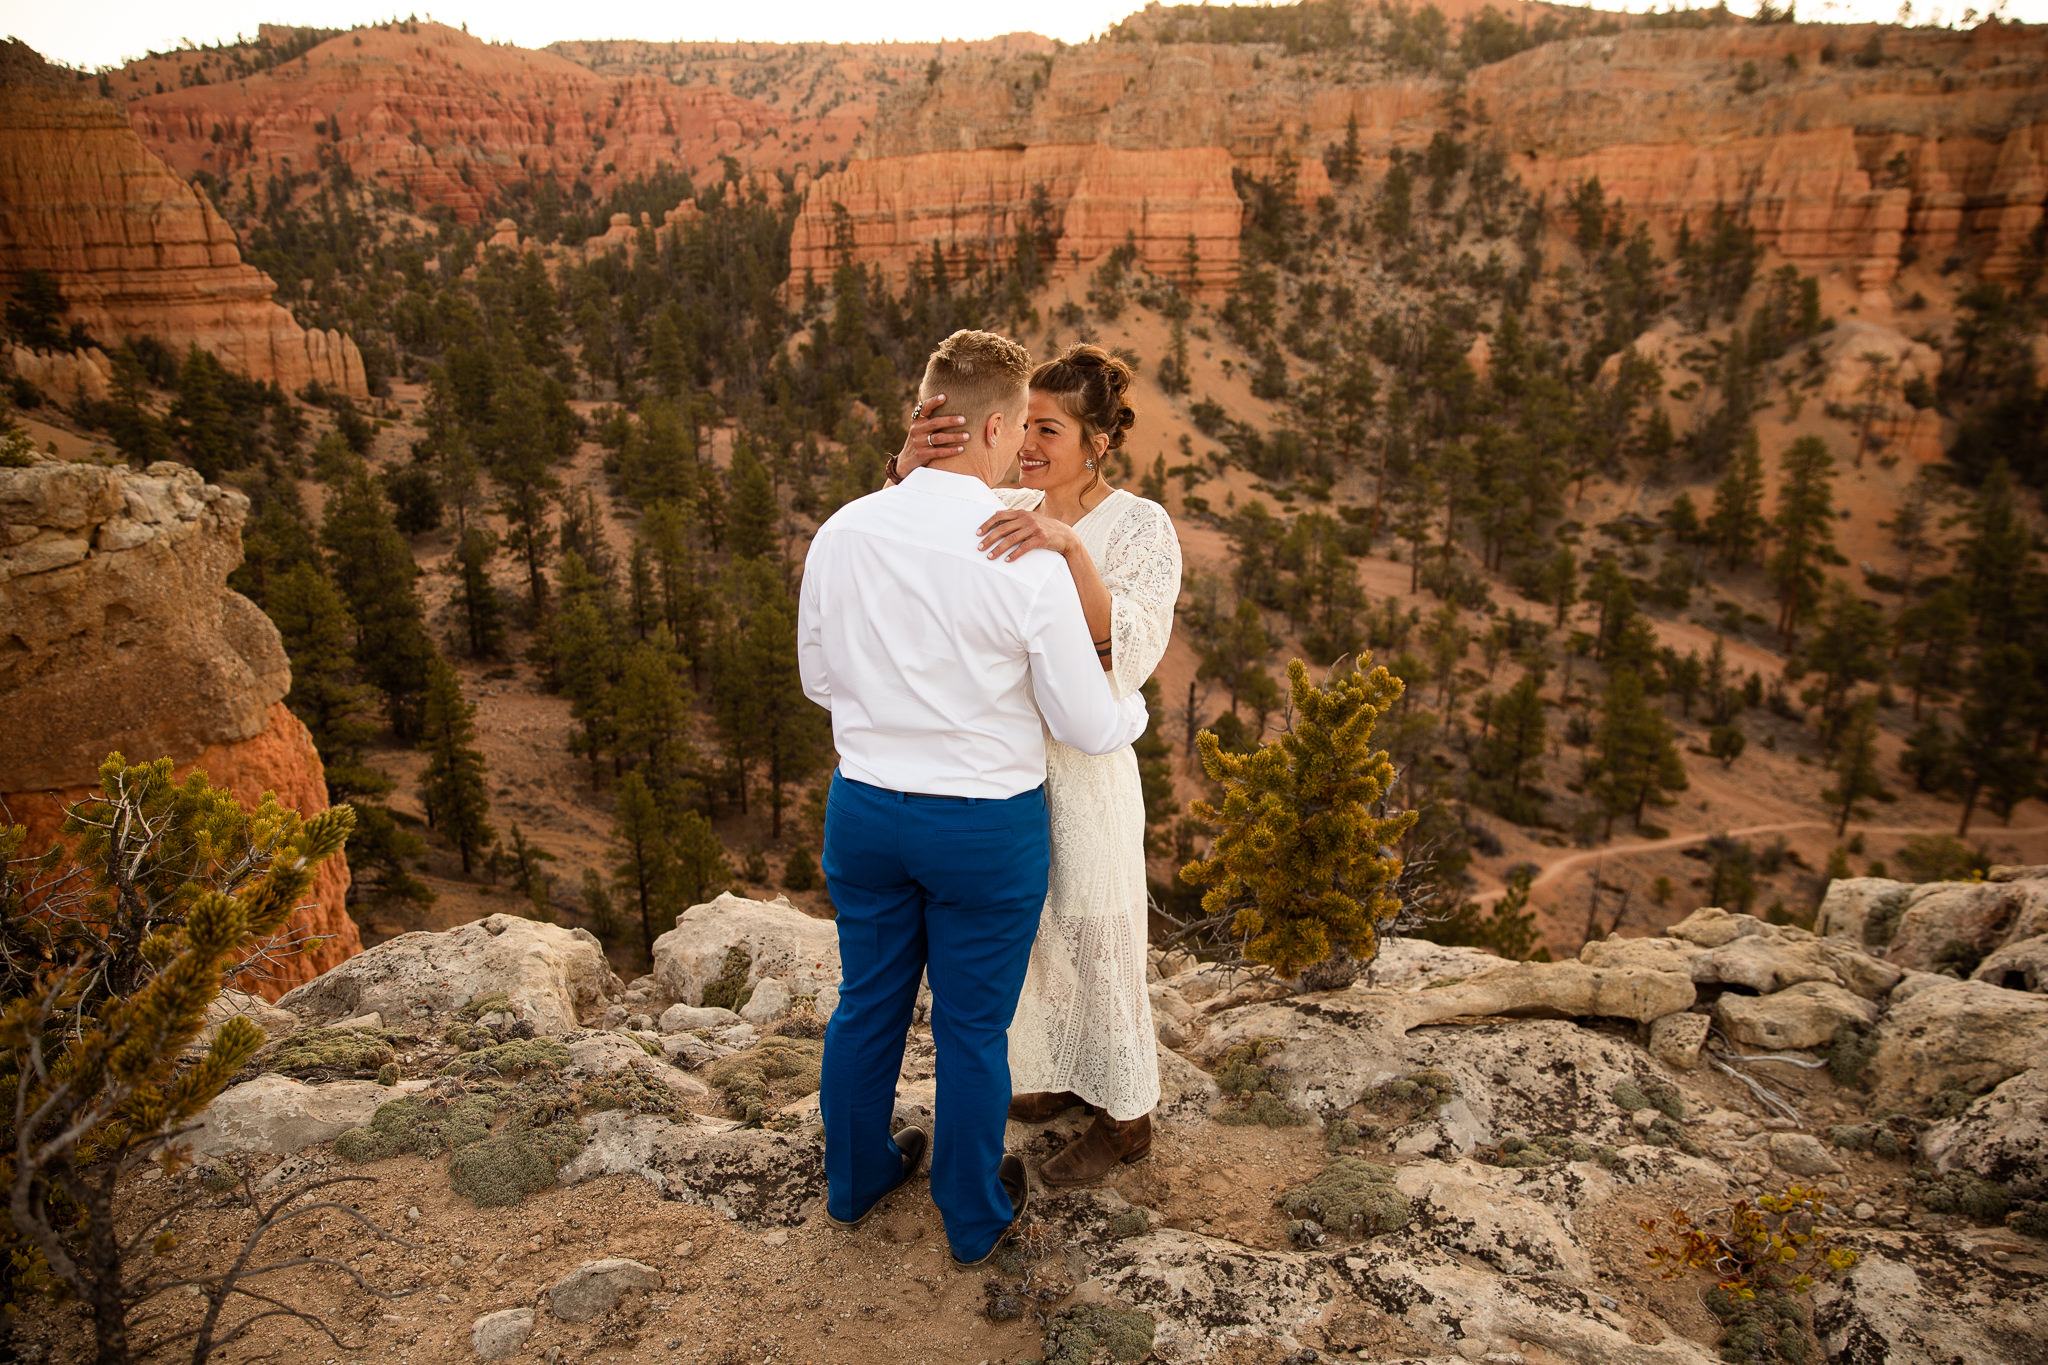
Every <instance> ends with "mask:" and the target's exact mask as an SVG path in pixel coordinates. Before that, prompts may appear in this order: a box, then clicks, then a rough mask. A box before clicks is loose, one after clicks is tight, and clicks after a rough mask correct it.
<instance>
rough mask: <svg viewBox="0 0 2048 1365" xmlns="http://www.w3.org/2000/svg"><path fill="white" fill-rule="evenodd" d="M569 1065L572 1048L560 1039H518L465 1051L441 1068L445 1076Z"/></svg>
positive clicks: (513, 1073)
mask: <svg viewBox="0 0 2048 1365" xmlns="http://www.w3.org/2000/svg"><path fill="white" fill-rule="evenodd" d="M567 1065H569V1049H568V1047H567V1046H566V1045H564V1044H563V1042H562V1040H561V1039H559V1038H515V1039H513V1040H512V1041H511V1042H509V1043H498V1044H496V1045H495V1046H492V1047H486V1048H480V1049H478V1050H477V1051H475V1052H465V1053H463V1054H462V1055H461V1056H459V1057H457V1058H455V1059H454V1060H453V1061H451V1062H449V1063H448V1064H447V1065H445V1066H443V1067H442V1068H441V1074H442V1075H443V1076H477V1075H478V1074H479V1073H482V1074H483V1075H485V1076H489V1075H498V1076H525V1075H527V1074H528V1073H530V1072H535V1071H559V1070H561V1069H562V1068H563V1067H565V1066H567Z"/></svg>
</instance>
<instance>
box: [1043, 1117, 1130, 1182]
mask: <svg viewBox="0 0 2048 1365" xmlns="http://www.w3.org/2000/svg"><path fill="white" fill-rule="evenodd" d="M1151 1151H1152V1116H1151V1115H1150V1114H1140V1115H1139V1116H1138V1117H1137V1118H1134V1119H1131V1120H1129V1121H1128V1122H1119V1121H1117V1120H1116V1119H1113V1118H1111V1117H1110V1116H1109V1115H1108V1114H1107V1113H1101V1114H1097V1115H1096V1116H1095V1122H1094V1123H1092V1124H1090V1125H1089V1128H1088V1131H1087V1132H1085V1133H1083V1134H1081V1136H1080V1137H1078V1138H1076V1139H1074V1140H1073V1141H1072V1142H1070V1143H1068V1144H1067V1145H1066V1146H1065V1147H1064V1148H1062V1149H1061V1150H1060V1153H1059V1155H1058V1156H1055V1157H1053V1158H1052V1160H1050V1161H1048V1162H1046V1163H1045V1164H1044V1165H1042V1166H1040V1167H1039V1168H1038V1178H1039V1179H1040V1180H1042V1181H1044V1182H1045V1183H1046V1184H1047V1185H1054V1186H1061V1187H1065V1186H1072V1185H1093V1184H1095V1183H1096V1182H1097V1181H1099V1180H1101V1179H1102V1177H1104V1176H1105V1175H1108V1174H1109V1172H1110V1170H1111V1168H1113V1167H1114V1166H1115V1165H1116V1164H1117V1163H1118V1162H1120V1161H1141V1160H1143V1159H1144V1158H1145V1157H1147V1156H1149V1155H1150V1154H1151Z"/></svg>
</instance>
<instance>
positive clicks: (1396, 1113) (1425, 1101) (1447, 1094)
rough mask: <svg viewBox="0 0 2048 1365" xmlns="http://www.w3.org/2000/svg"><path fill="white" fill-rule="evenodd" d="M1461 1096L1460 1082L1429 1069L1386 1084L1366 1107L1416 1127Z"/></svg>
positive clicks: (1379, 1087)
mask: <svg viewBox="0 0 2048 1365" xmlns="http://www.w3.org/2000/svg"><path fill="white" fill-rule="evenodd" d="M1457 1094H1458V1082H1457V1079H1456V1078H1455V1077H1453V1076H1452V1075H1451V1074H1450V1073H1449V1072H1448V1071H1438V1070H1437V1069H1436V1068H1435V1067H1425V1068H1423V1069H1422V1070H1421V1071H1411V1072H1409V1073H1408V1074H1407V1075H1405V1076H1397V1077H1395V1078H1394V1079H1393V1080H1391V1081H1385V1082H1382V1083H1381V1084H1380V1085H1379V1086H1377V1087H1375V1088H1374V1090H1373V1092H1372V1094H1371V1095H1370V1096H1369V1097H1367V1100H1366V1105H1367V1107H1368V1108H1371V1109H1374V1110H1377V1111H1378V1112H1380V1113H1383V1114H1387V1115H1389V1116H1390V1117H1391V1118H1392V1119H1393V1120H1394V1121H1395V1122H1396V1123H1413V1122H1414V1121H1415V1120H1417V1119H1420V1118H1426V1117H1428V1116H1430V1115H1432V1114H1435V1113H1436V1112H1437V1111H1438V1110H1440V1109H1442V1108H1443V1107H1444V1106H1445V1105H1447V1104H1449V1103H1450V1102H1451V1101H1452V1100H1453V1099H1455V1098H1457Z"/></svg>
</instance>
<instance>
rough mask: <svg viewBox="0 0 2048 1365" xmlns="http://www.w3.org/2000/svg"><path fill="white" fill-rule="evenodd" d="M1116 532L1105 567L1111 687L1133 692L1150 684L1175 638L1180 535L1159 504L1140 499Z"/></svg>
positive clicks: (1102, 568) (1124, 693) (1123, 693)
mask: <svg viewBox="0 0 2048 1365" xmlns="http://www.w3.org/2000/svg"><path fill="white" fill-rule="evenodd" d="M1138 507H1139V509H1140V510H1138V511H1133V512H1130V513H1127V514H1126V515H1125V516H1124V517H1123V519H1122V520H1121V522H1120V523H1119V524H1118V526H1117V528H1116V530H1115V531H1114V532H1113V533H1112V534H1111V536H1110V540H1109V545H1108V546H1107V548H1106V550H1105V553H1104V555H1103V563H1102V565H1101V566H1100V572H1101V574H1102V585H1103V586H1104V587H1105V588H1108V589H1109V642H1110V651H1111V653H1110V673H1109V679H1110V686H1111V687H1112V688H1113V689H1115V692H1116V695H1117V696H1119V697H1128V696H1129V695H1131V694H1132V693H1133V692H1136V691H1137V690H1138V689H1139V688H1140V687H1143V686H1144V685H1145V679H1147V678H1149V677H1151V676H1152V670H1153V669H1155V668H1157V667H1159V661H1160V660H1161V659H1162V658H1164V657H1165V656H1166V644H1167V641H1168V640H1170V639H1171V638H1172V637H1173V609H1174V604H1175V603H1177V602H1178V601H1179V600H1180V569H1181V562H1180V536H1179V535H1178V534H1177V533H1176V532H1175V531H1174V529H1173V518H1171V517H1169V516H1168V515H1167V514H1166V509H1165V508H1163V507H1160V506H1159V505H1158V504H1156V503H1151V502H1144V503H1140V504H1138Z"/></svg>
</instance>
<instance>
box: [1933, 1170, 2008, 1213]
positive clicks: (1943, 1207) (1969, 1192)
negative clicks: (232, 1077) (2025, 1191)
mask: <svg viewBox="0 0 2048 1365" xmlns="http://www.w3.org/2000/svg"><path fill="white" fill-rule="evenodd" d="M1912 1174H1913V1200H1914V1202H1915V1203H1917V1204H1919V1205H1920V1207H1922V1208H1924V1209H1926V1210H1927V1211H1928V1212H1929V1213H1952V1214H1955V1215H1957V1216H1958V1217H1961V1218H1967V1219H1969V1220H1970V1221H1971V1222H1973V1223H1982V1224H1984V1225H1986V1226H1993V1225H1996V1224H1998V1223H2002V1222H2004V1221H2005V1215H2006V1212H2007V1211H2008V1210H2009V1209H2011V1207H2012V1191H2011V1190H2009V1189H2007V1188H2006V1187H2005V1186H2004V1185H2002V1184H2000V1183H1999V1182H1998V1181H1996V1180H1986V1179H1985V1178H1984V1177H1982V1176H1980V1175H1972V1174H1971V1173H1970V1172H1968V1171H1946V1172H1942V1171H1931V1170H1928V1169H1926V1168H1925V1167H1922V1168H1921V1169H1919V1170H1916V1171H1914V1172H1913V1173H1912Z"/></svg>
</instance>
